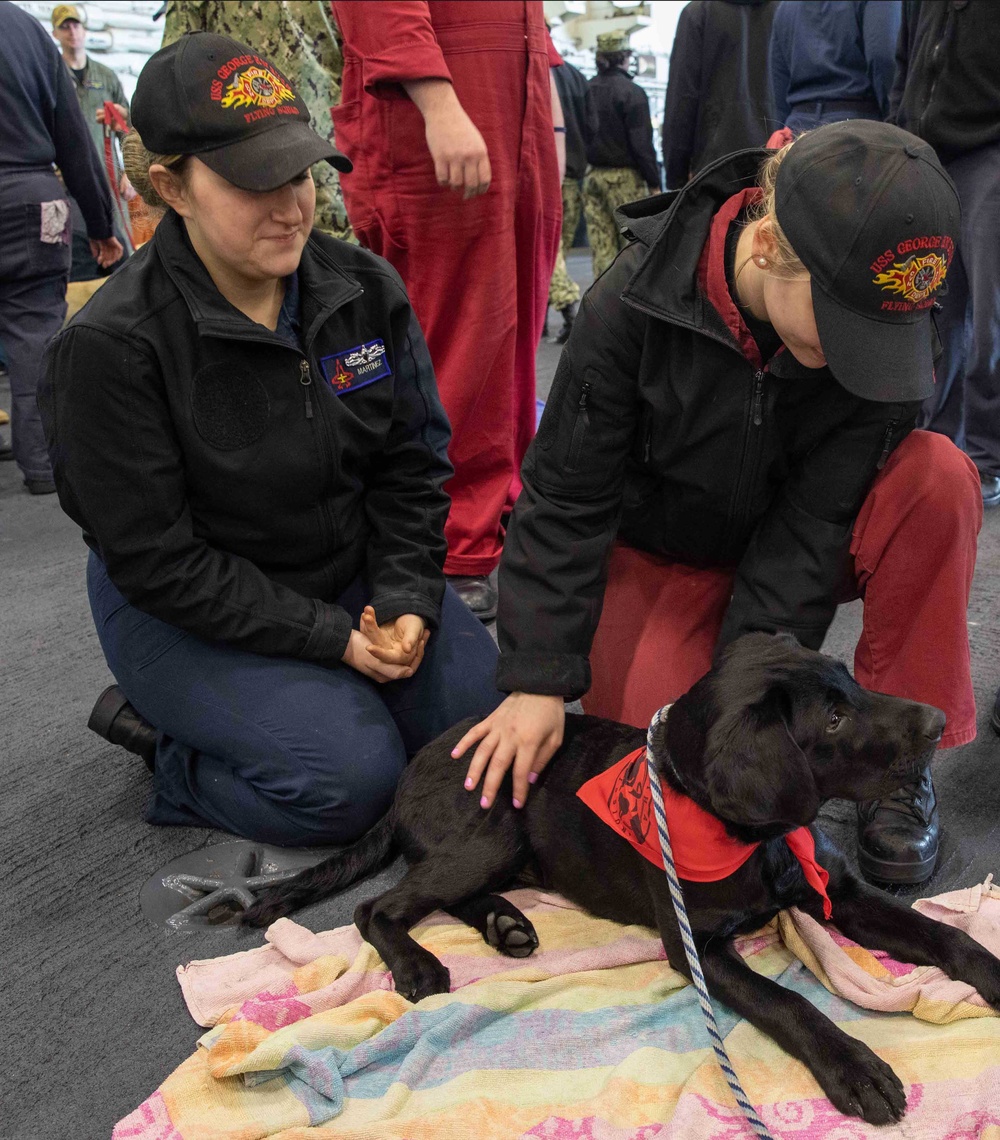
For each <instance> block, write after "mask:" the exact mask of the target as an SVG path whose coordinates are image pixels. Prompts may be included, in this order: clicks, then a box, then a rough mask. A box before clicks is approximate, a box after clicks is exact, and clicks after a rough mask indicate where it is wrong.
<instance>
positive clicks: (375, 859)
mask: <svg viewBox="0 0 1000 1140" xmlns="http://www.w3.org/2000/svg"><path fill="white" fill-rule="evenodd" d="M394 826H395V824H394V819H393V812H392V811H391V810H390V811H389V812H387V813H386V814H385V815H384V816H383V817H382V818H381V819H380V820H379V821H378V823H376V824H375V826H374V827H373V828H371V830H370V831H366V832H365V834H364V835H362V837H361V838H360V839H359V840H358V841H357V843H352V844H351V846H350V847H345V848H344V849H343V850H342V851H338V852H337V854H336V855H331V856H330V858H329V859H324V860H323V862H322V863H317V864H316V866H315V867H308V868H307V869H306V870H305V871H303V872H302V873H301V874H298V875H296V876H295V878H294V879H289V880H288V882H287V883H279V884H278V885H277V886H274V887H270V888H269V889H268V890H266V891H265V892H264V893H263V894H262V895H261V896H260V898H258V899H257V901H256V902H255V903H254V904H253V906H252V907H249V908H248V909H247V910H246V911H244V913H243V915H242V917H241V919H240V921H241V922H242V923H243V925H244V926H270V925H271V923H272V922H274V921H275V920H277V919H279V918H283V917H284V916H285V915H286V914H291V913H292V911H295V910H298V909H299V908H300V907H303V906H305V905H306V904H307V903H312V902H319V900H320V899H323V898H326V896H327V895H332V894H333V893H334V892H335V891H342V890H344V888H345V887H349V886H350V885H351V884H352V883H356V882H357V881H358V879H363V878H364V877H365V876H366V875H370V874H371V873H372V872H373V871H379V870H381V869H382V868H383V867H384V866H385V865H386V864H387V863H388V862H389V860H390V858H391V856H392V854H393V843H392V836H393V830H394Z"/></svg>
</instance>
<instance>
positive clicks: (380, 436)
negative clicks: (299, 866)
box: [40, 33, 502, 845]
mask: <svg viewBox="0 0 1000 1140" xmlns="http://www.w3.org/2000/svg"><path fill="white" fill-rule="evenodd" d="M133 122H134V124H135V126H136V128H137V130H138V132H139V136H141V138H140V137H136V136H133V137H132V138H131V140H130V142H129V143H128V151H129V160H128V165H129V171H128V173H129V177H130V179H131V180H132V183H133V185H134V186H136V187H137V188H138V189H140V192H141V193H142V194H143V197H144V198H145V199H146V201H147V202H149V203H150V204H153V205H159V206H160V207H164V208H165V209H166V213H165V215H164V217H163V220H162V221H161V222H160V224H159V226H158V228H157V230H156V233H155V236H154V237H153V239H152V241H151V242H150V243H149V244H148V245H147V246H146V247H145V248H144V249H142V250H141V251H140V252H139V253H138V254H136V256H135V257H133V258H132V259H131V261H130V262H129V263H128V265H126V266H125V267H124V269H123V270H122V271H121V273H119V274H116V275H115V276H114V277H113V278H111V279H110V280H109V281H108V283H107V284H106V285H105V286H104V288H103V289H102V290H101V291H100V292H99V293H98V294H97V295H96V297H95V298H94V299H93V300H92V301H91V302H90V303H89V304H88V305H87V306H86V308H85V309H84V310H83V311H82V312H81V313H80V314H79V315H78V316H77V317H76V318H75V319H74V320H73V321H72V322H71V324H70V325H69V327H68V328H67V329H66V330H65V331H64V332H63V333H62V334H61V335H60V336H58V337H57V338H56V340H55V341H54V343H53V345H52V347H51V349H50V352H49V356H48V360H47V364H46V373H45V381H44V385H43V390H42V392H41V394H40V403H41V406H42V411H43V416H44V420H45V424H46V430H47V434H48V440H49V446H50V450H51V452H52V454H53V457H54V463H55V470H56V483H57V486H58V491H59V497H60V501H61V503H62V506H63V508H64V510H65V511H66V512H67V514H69V515H70V516H71V517H72V518H73V519H74V520H75V521H76V522H77V523H79V524H80V526H81V527H82V528H83V532H84V537H85V540H86V542H87V545H88V546H89V547H90V551H91V554H90V561H89V566H88V574H87V579H88V588H89V593H90V601H91V607H92V610H93V614H94V621H95V624H96V626H97V633H98V637H99V639H100V642H101V646H102V648H103V650H104V654H105V657H106V658H107V661H108V664H109V666H110V668H111V671H112V673H113V674H114V676H115V678H116V679H117V681H118V685H119V686H120V688H119V687H118V686H113V687H112V688H111V689H109V690H107V691H106V692H105V693H104V694H102V696H101V698H100V699H99V700H98V702H97V705H96V706H95V708H94V711H93V713H92V715H91V720H90V727H91V728H93V729H95V730H96V731H97V732H99V733H100V734H101V735H102V736H104V737H106V738H107V739H109V740H111V741H113V742H115V743H118V744H122V745H124V746H126V747H128V748H130V749H131V750H133V751H135V752H138V753H139V754H140V755H144V756H145V758H146V759H147V762H148V763H149V764H150V766H151V767H152V768H153V769H154V792H153V796H152V799H151V801H150V804H149V808H148V812H147V819H148V820H149V821H150V822H152V823H159V824H190V825H197V826H211V827H219V828H223V829H225V830H226V831H230V832H235V833H236V834H238V835H244V836H247V837H249V838H252V839H256V840H260V841H265V842H272V843H280V844H292V845H294V844H309V843H330V842H346V841H348V840H351V839H354V838H356V837H357V836H358V835H360V834H361V833H362V832H364V831H365V830H367V828H369V827H370V826H371V825H372V824H373V823H374V822H375V821H376V820H377V819H378V818H379V817H380V816H382V815H383V813H384V812H385V811H386V809H387V808H388V806H389V804H390V802H391V800H392V796H393V793H394V791H395V788H396V784H397V782H398V779H399V776H400V773H401V772H402V771H403V769H404V766H405V764H406V761H407V759H408V757H410V756H412V755H413V754H414V753H415V752H417V751H418V750H419V749H420V748H421V747H422V746H423V745H424V744H426V743H427V742H428V741H430V740H432V739H434V738H435V737H437V736H438V735H439V734H440V733H441V732H442V731H444V730H445V729H446V728H448V727H450V726H451V725H453V724H454V723H455V722H456V721H458V720H460V719H461V718H462V717H465V716H469V715H474V716H483V715H485V714H486V713H488V712H489V711H490V710H491V709H493V708H494V707H495V706H496V705H497V704H498V703H499V702H500V700H501V699H502V696H501V694H500V693H498V692H497V690H496V688H495V687H494V683H493V674H494V669H495V665H496V649H495V646H494V644H493V641H492V639H491V638H490V635H489V633H488V632H487V631H486V630H485V629H484V628H483V627H482V625H481V624H480V623H479V622H478V621H477V620H476V619H475V617H474V616H473V615H472V613H471V612H470V611H469V610H468V609H467V608H466V607H465V606H464V605H463V604H462V603H461V602H460V601H459V599H458V598H457V596H456V595H455V594H454V593H453V592H452V591H450V590H449V589H446V587H445V581H444V577H443V574H442V565H443V562H444V557H445V552H446V544H445V540H444V521H445V517H446V515H447V513H448V499H447V496H446V495H445V493H444V492H443V490H442V484H443V483H444V482H445V480H446V479H447V478H448V477H449V476H450V474H451V467H450V465H449V463H448V460H447V454H446V447H447V443H448V437H449V429H448V423H447V419H446V417H445V415H444V412H443V410H442V407H441V404H440V402H439V399H438V394H437V387H436V384H435V379H434V373H433V369H432V367H431V361H430V358H429V356H428V353H427V348H426V345H425V343H424V339H423V336H422V334H421V332H420V328H419V326H418V325H417V322H416V320H415V318H414V316H413V313H412V311H411V308H410V304H409V301H408V299H407V296H406V292H405V289H404V287H403V284H402V282H401V280H400V278H399V276H398V274H397V273H396V272H395V271H394V270H393V269H392V268H391V267H390V266H389V265H388V264H387V263H386V262H385V261H383V260H382V259H381V258H379V257H376V256H374V255H373V254H371V253H368V252H367V251H365V250H363V249H360V248H358V247H357V246H352V245H348V244H346V243H344V242H341V241H337V240H335V239H333V238H330V237H327V236H325V235H324V234H322V233H320V232H318V231H315V230H312V219H313V209H314V204H315V188H314V185H313V180H312V175H311V173H310V166H311V165H312V164H313V163H316V162H320V161H323V160H326V161H328V162H331V163H332V164H333V165H334V166H336V167H337V168H338V169H340V170H342V171H347V170H350V168H351V167H350V163H349V161H348V160H347V159H346V158H345V157H344V156H343V155H342V154H340V153H339V152H338V151H337V150H335V149H334V147H333V146H332V145H331V144H330V143H329V142H328V141H327V140H325V139H322V138H320V136H319V135H317V134H316V133H315V132H314V131H313V130H312V129H311V128H310V126H309V118H308V112H307V110H306V108H305V106H304V104H303V103H302V101H301V100H300V99H299V98H298V96H297V95H296V94H295V92H294V90H293V89H292V88H291V86H290V85H289V84H288V83H287V81H286V80H285V78H284V76H283V75H282V74H281V73H280V72H279V71H278V70H277V69H276V68H275V67H274V66H273V65H272V64H271V63H270V62H269V61H267V60H266V59H263V58H261V57H260V56H259V55H257V54H256V53H255V52H253V51H252V49H250V48H248V47H247V46H246V45H244V44H241V43H238V42H236V41H234V40H231V39H228V38H227V37H225V36H218V35H212V34H208V33H197V34H193V35H188V36H184V37H183V38H182V39H181V40H179V41H178V42H176V43H174V44H171V45H170V46H169V47H167V48H164V49H163V50H162V51H160V52H158V53H156V55H154V56H153V57H152V58H151V59H150V60H149V61H148V63H147V64H146V66H145V67H144V69H143V71H142V74H141V76H140V77H139V81H138V85H137V88H136V92H135V100H134V103H133Z"/></svg>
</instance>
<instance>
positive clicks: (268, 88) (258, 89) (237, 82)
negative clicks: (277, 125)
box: [220, 67, 295, 107]
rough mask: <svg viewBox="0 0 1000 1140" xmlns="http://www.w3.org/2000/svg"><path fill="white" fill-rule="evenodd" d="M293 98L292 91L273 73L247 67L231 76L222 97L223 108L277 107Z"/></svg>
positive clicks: (221, 104)
mask: <svg viewBox="0 0 1000 1140" xmlns="http://www.w3.org/2000/svg"><path fill="white" fill-rule="evenodd" d="M294 98H295V94H294V92H293V91H292V89H291V88H290V87H289V86H288V85H287V84H286V83H284V82H283V81H282V80H281V79H279V78H278V76H277V75H275V73H274V72H273V71H268V70H267V69H266V68H263V67H248V68H247V69H246V70H245V71H241V72H239V73H237V74H236V75H234V76H233V79H232V82H231V83H230V84H229V86H228V87H227V88H226V93H225V95H223V96H222V99H221V101H220V106H223V107H277V106H278V104H279V103H287V102H289V101H290V100H293V99H294Z"/></svg>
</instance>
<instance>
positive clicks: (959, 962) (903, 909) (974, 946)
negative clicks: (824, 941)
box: [800, 875, 1000, 1009]
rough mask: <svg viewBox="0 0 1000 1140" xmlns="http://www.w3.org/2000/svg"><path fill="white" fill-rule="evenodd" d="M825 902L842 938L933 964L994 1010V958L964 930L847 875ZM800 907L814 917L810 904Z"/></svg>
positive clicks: (998, 966) (997, 963)
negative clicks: (830, 908) (936, 920)
mask: <svg viewBox="0 0 1000 1140" xmlns="http://www.w3.org/2000/svg"><path fill="white" fill-rule="evenodd" d="M830 900H831V902H832V903H833V918H832V920H831V921H832V922H833V925H834V926H836V927H837V929H838V930H839V931H840V932H841V933H842V934H846V935H847V937H848V938H853V939H854V941H855V942H857V943H859V945H861V946H867V947H868V948H869V949H872V950H884V951H885V952H886V953H887V954H891V955H892V956H893V957H894V958H896V959H897V960H898V961H900V962H912V963H913V965H914V966H937V967H939V968H940V969H941V970H943V971H944V972H945V973H946V974H947V975H948V977H949V978H953V979H955V980H956V981H960V982H967V983H968V984H969V985H970V986H974V987H975V988H976V990H977V991H978V992H979V994H980V996H981V997H982V998H983V1000H984V1001H987V1002H989V1004H990V1005H991V1006H993V1008H994V1009H1000V958H996V957H995V956H994V955H993V954H991V953H990V952H989V950H987V949H986V947H985V946H981V945H980V944H979V943H978V942H977V941H976V940H975V939H974V938H970V937H969V935H968V934H966V933H965V932H964V931H962V930H956V929H955V928H954V927H953V926H948V925H947V924H946V923H943V922H935V921H934V920H933V919H932V918H928V917H927V916H926V915H924V914H920V912H919V911H916V910H914V909H913V908H912V907H909V906H906V905H905V903H901V902H898V901H897V900H896V899H894V898H892V896H891V895H887V894H886V893H885V892H884V891H880V890H877V889H876V888H875V887H870V886H868V885H867V883H863V882H861V880H860V879H856V878H855V877H854V876H853V875H845V876H844V878H843V879H842V880H841V881H840V882H838V883H837V886H836V889H835V890H831V891H830ZM800 905H801V904H800ZM802 909H803V910H805V911H807V913H811V914H813V917H815V918H819V917H820V916H819V913H818V910H819V908H818V907H817V906H815V905H814V904H813V903H812V902H811V901H810V902H809V903H808V904H806V905H805V906H802Z"/></svg>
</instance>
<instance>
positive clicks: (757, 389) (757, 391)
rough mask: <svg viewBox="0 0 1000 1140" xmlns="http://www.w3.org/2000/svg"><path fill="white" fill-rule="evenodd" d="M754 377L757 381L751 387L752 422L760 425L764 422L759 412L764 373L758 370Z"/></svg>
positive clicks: (755, 425) (757, 425)
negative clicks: (752, 387)
mask: <svg viewBox="0 0 1000 1140" xmlns="http://www.w3.org/2000/svg"><path fill="white" fill-rule="evenodd" d="M754 379H755V380H756V381H757V383H756V384H755V385H754V389H753V424H754V427H760V425H761V424H762V423H763V422H764V418H763V416H762V414H761V409H760V405H761V397H762V395H763V392H764V373H763V372H758V373H757V374H756V376H755V377H754Z"/></svg>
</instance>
